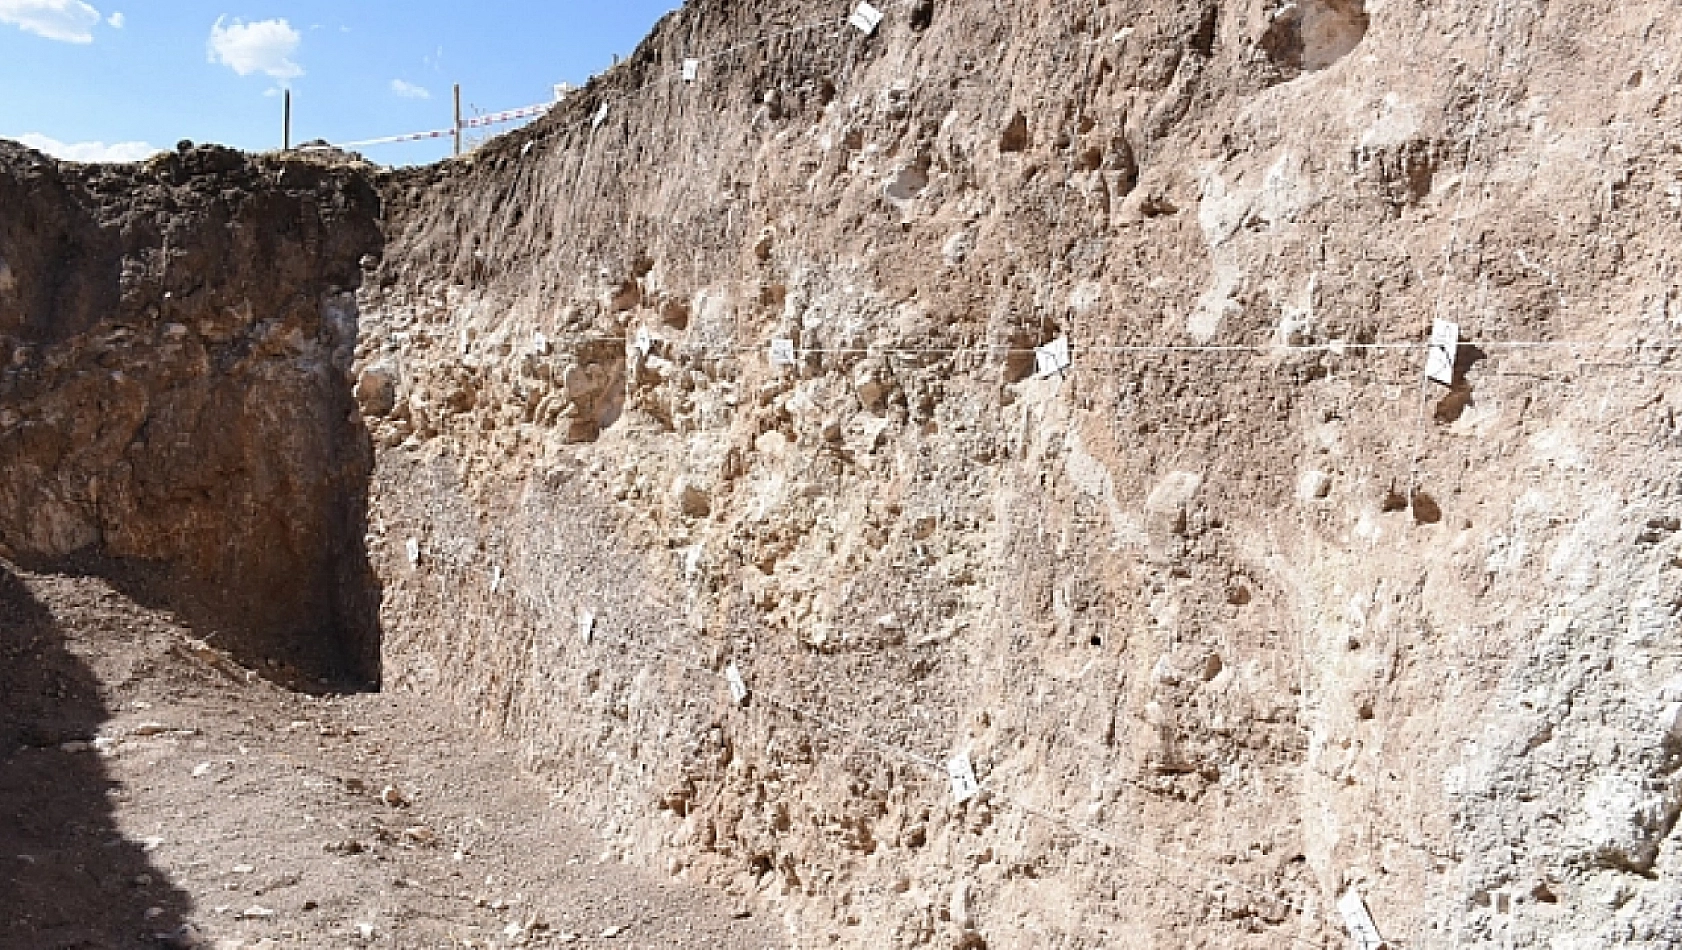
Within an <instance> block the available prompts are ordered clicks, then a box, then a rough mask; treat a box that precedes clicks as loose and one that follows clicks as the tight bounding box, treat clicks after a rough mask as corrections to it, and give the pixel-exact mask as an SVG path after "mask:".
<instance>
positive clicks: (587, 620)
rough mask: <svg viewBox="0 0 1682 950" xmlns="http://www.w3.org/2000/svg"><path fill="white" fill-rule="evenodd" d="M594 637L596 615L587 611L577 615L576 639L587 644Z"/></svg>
mask: <svg viewBox="0 0 1682 950" xmlns="http://www.w3.org/2000/svg"><path fill="white" fill-rule="evenodd" d="M595 636H596V615H595V614H593V613H591V612H589V611H588V610H586V611H584V612H583V613H581V614H579V615H578V638H579V639H580V640H583V641H584V642H585V643H589V642H590V641H591V640H593V639H595Z"/></svg>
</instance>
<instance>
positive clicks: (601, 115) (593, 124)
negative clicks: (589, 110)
mask: <svg viewBox="0 0 1682 950" xmlns="http://www.w3.org/2000/svg"><path fill="white" fill-rule="evenodd" d="M606 121H607V103H605V102H604V103H602V104H601V107H600V108H598V109H597V110H596V114H595V115H593V116H591V117H590V128H592V129H596V128H600V127H601V124H602V123H603V122H606Z"/></svg>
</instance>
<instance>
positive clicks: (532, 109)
mask: <svg viewBox="0 0 1682 950" xmlns="http://www.w3.org/2000/svg"><path fill="white" fill-rule="evenodd" d="M554 105H555V103H553V102H545V103H542V104H540V105H535V106H525V107H524V108H520V109H509V110H507V111H506V112H492V113H491V114H489V115H476V116H474V117H473V118H471V119H463V120H461V127H462V128H463V129H482V128H485V127H487V126H492V125H501V124H502V123H504V122H515V121H518V120H520V119H528V118H531V117H533V116H539V115H542V114H544V113H545V112H548V111H549V110H550V109H551V108H553V107H554ZM454 134H455V129H433V130H432V131H430V132H406V133H404V134H402V135H386V136H382V137H380V138H377V139H358V140H357V141H355V142H334V143H332V144H331V145H327V146H322V145H314V146H310V145H306V146H304V147H303V148H302V149H301V151H305V152H309V151H319V150H321V149H323V148H364V147H366V146H369V145H393V144H396V143H398V142H420V141H424V140H426V139H442V138H448V137H450V136H452V135H454Z"/></svg>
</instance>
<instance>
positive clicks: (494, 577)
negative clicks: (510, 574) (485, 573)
mask: <svg viewBox="0 0 1682 950" xmlns="http://www.w3.org/2000/svg"><path fill="white" fill-rule="evenodd" d="M500 590H502V568H501V567H500V566H497V567H493V568H491V593H493V594H494V593H496V592H497V591H500Z"/></svg>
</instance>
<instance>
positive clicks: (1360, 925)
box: [1337, 887, 1384, 950]
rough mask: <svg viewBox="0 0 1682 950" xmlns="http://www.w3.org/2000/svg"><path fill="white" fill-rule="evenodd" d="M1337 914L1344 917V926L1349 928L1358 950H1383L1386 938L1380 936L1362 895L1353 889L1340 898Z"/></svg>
mask: <svg viewBox="0 0 1682 950" xmlns="http://www.w3.org/2000/svg"><path fill="white" fill-rule="evenodd" d="M1337 912H1338V913H1339V914H1341V915H1343V925H1344V926H1345V927H1347V928H1349V936H1350V937H1352V938H1353V939H1354V941H1355V947H1356V950H1381V948H1382V947H1383V946H1384V938H1383V937H1380V936H1379V935H1378V928H1377V927H1375V926H1374V925H1373V922H1372V915H1371V914H1369V913H1367V905H1366V902H1365V901H1362V900H1361V895H1360V894H1359V893H1357V892H1356V890H1355V889H1354V888H1353V887H1352V888H1350V889H1349V890H1347V891H1344V892H1343V896H1342V897H1340V898H1338V901H1337Z"/></svg>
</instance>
